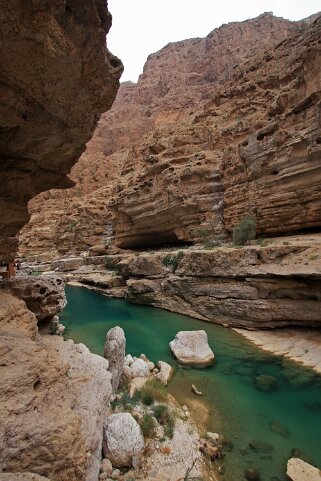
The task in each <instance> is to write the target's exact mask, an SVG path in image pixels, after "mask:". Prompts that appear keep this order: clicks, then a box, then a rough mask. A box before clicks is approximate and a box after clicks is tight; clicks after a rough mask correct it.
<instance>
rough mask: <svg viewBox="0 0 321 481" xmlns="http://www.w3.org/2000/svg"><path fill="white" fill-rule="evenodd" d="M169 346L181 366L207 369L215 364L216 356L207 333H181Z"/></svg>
mask: <svg viewBox="0 0 321 481" xmlns="http://www.w3.org/2000/svg"><path fill="white" fill-rule="evenodd" d="M169 346H170V348H171V350H172V353H173V354H174V356H175V357H176V358H177V359H178V361H179V362H180V363H181V364H187V365H189V366H197V367H205V366H210V365H211V364H213V363H214V360H215V356H214V353H213V351H212V350H211V348H210V347H209V345H208V339H207V334H206V332H205V331H202V330H201V331H180V332H178V333H177V334H176V336H175V339H174V340H173V341H171V342H170V343H169Z"/></svg>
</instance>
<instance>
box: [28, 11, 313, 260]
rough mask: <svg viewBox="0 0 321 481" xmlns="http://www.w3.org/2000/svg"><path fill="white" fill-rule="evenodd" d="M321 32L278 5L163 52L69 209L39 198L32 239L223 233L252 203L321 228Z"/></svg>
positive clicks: (82, 175) (103, 240)
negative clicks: (276, 11) (277, 10)
mask: <svg viewBox="0 0 321 481" xmlns="http://www.w3.org/2000/svg"><path fill="white" fill-rule="evenodd" d="M320 31H321V20H320V18H319V19H317V18H316V19H313V18H311V19H309V21H308V22H305V23H298V24H297V23H295V22H289V21H287V20H284V19H280V18H276V17H273V15H271V14H269V13H267V14H263V15H261V16H259V17H258V18H256V19H252V20H248V21H246V22H241V23H233V24H229V25H223V26H222V27H220V28H219V29H216V30H214V31H213V32H211V33H210V34H209V35H208V36H207V37H206V38H204V39H192V40H186V41H182V42H178V43H171V44H169V45H167V46H166V47H164V48H163V49H162V50H160V51H159V52H157V53H155V54H153V55H151V56H150V57H149V58H148V61H147V63H146V65H145V67H144V72H143V74H142V75H141V77H140V79H139V81H138V83H137V84H132V83H130V82H126V83H124V84H123V85H122V86H121V89H120V92H119V95H118V98H117V100H116V102H115V104H114V106H113V109H112V110H111V111H110V112H109V113H107V114H105V115H104V116H103V117H102V119H101V122H100V124H99V128H98V130H97V134H96V136H95V138H94V139H93V141H92V142H91V143H90V145H89V147H88V156H87V157H83V158H82V161H81V162H82V163H81V164H79V165H81V169H82V170H80V169H78V170H77V171H76V170H75V171H74V173H73V174H72V178H73V180H74V181H75V182H76V185H77V187H76V188H75V189H71V190H70V191H69V194H68V195H69V196H70V198H71V201H72V207H71V208H70V211H68V212H64V208H65V197H61V196H60V197H59V195H58V194H57V193H55V192H52V193H51V194H50V196H47V199H43V198H42V199H40V200H39V201H38V202H37V201H35V202H34V203H33V206H32V211H33V212H34V215H33V219H32V226H31V227H30V229H29V230H28V229H26V230H25V234H24V235H23V239H22V252H28V251H29V252H30V251H34V250H33V242H32V234H33V232H37V233H38V235H39V239H42V241H41V240H39V242H38V243H37V244H36V247H37V249H39V251H42V249H44V250H48V249H58V250H59V251H60V252H66V251H68V250H70V252H80V251H81V250H83V249H86V248H88V247H89V246H90V245H96V244H101V245H105V246H106V249H108V246H109V245H110V244H115V243H116V244H117V245H118V246H120V247H134V248H135V247H144V246H153V245H157V244H160V245H164V244H173V243H175V242H178V241H183V242H190V241H194V240H200V239H203V240H204V239H205V240H211V239H212V238H213V236H215V235H217V234H225V233H226V231H228V232H230V231H231V229H232V228H233V226H234V225H235V224H236V223H237V222H239V220H240V218H241V217H242V215H243V214H245V213H247V212H252V213H253V214H254V215H255V216H256V219H257V230H258V231H259V232H261V233H263V234H269V235H270V234H272V233H276V232H283V233H285V234H288V233H290V232H293V231H298V230H302V229H306V228H312V227H313V228H315V227H318V228H319V227H320V226H321V213H320V204H321V202H320V195H319V194H320V192H319V189H318V185H319V181H320V178H319V177H320V162H319V158H320V125H319V120H318V118H319V117H318V115H319V113H318V112H319V102H320V83H321V79H320V62H321V60H320V59H321V54H320V49H321V47H320V44H319V38H320ZM164 65H166V70H165V69H164ZM93 162H94V163H96V165H97V166H98V167H97V168H98V169H99V172H100V173H101V174H102V175H100V177H99V178H98V176H97V177H96V176H95V175H94V173H93V171H94V167H93ZM109 164H111V165H112V166H113V170H112V173H111V175H109V173H108V169H107V167H106V166H107V165H109ZM104 166H105V167H104ZM104 171H105V172H106V175H108V177H107V178H106V179H105V180H101V179H103V175H104V174H103V172H104ZM89 172H90V173H91V175H90V176H89V175H88V173H89ZM88 178H90V179H91V178H93V181H91V180H89V181H88ZM64 195H65V194H62V196H64ZM267 198H268V199H269V203H268V204H267V203H266V199H267ZM44 200H45V202H44ZM76 201H77V202H79V208H78V209H76V212H75V210H73V212H72V210H71V209H74V207H75V204H76ZM41 203H43V210H44V211H45V213H44V214H42V213H41V206H40V204H41ZM106 204H109V206H108V207H106ZM92 213H94V214H95V215H94V216H93V215H92ZM42 215H45V217H46V219H48V222H46V226H45V228H44V227H43V225H42V222H41V221H42ZM42 229H44V230H42Z"/></svg>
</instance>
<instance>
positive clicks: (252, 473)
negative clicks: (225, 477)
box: [244, 468, 261, 481]
mask: <svg viewBox="0 0 321 481" xmlns="http://www.w3.org/2000/svg"><path fill="white" fill-rule="evenodd" d="M244 476H245V478H246V479H247V481H261V475H260V472H259V471H258V469H256V468H248V469H246V470H245V471H244Z"/></svg>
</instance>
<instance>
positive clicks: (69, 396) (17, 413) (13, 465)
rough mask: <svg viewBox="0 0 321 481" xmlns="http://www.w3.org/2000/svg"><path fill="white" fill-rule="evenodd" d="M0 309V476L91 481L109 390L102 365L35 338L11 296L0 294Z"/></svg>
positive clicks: (32, 322) (31, 322) (31, 318)
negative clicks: (29, 474)
mask: <svg viewBox="0 0 321 481" xmlns="http://www.w3.org/2000/svg"><path fill="white" fill-rule="evenodd" d="M0 306H1V307H0V324H1V325H0V327H1V329H0V358H1V359H0V362H1V366H2V367H1V392H0V438H1V440H2V441H1V444H0V460H1V462H0V468H1V470H5V471H7V472H11V471H16V472H19V471H26V472H27V471H31V472H33V473H35V474H39V475H43V476H46V477H49V478H50V480H51V481H85V480H86V481H96V480H97V476H98V473H99V465H100V458H101V446H102V431H103V423H104V421H105V418H106V416H107V408H108V402H109V399H110V396H111V392H112V390H111V375H110V373H109V372H108V370H107V369H108V363H107V361H106V360H105V359H103V358H101V357H100V356H96V355H94V354H91V353H90V352H89V350H88V349H87V348H86V347H85V346H83V345H75V344H73V342H72V341H67V342H63V340H62V339H61V338H58V337H56V336H39V335H38V334H37V319H36V317H35V315H34V314H33V313H32V312H30V311H29V310H28V309H27V308H26V305H25V303H24V302H23V301H21V300H19V299H17V298H14V297H13V296H12V295H10V294H8V293H4V292H2V291H0ZM27 479H28V478H27Z"/></svg>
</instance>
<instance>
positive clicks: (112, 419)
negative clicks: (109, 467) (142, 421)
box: [103, 413, 145, 468]
mask: <svg viewBox="0 0 321 481" xmlns="http://www.w3.org/2000/svg"><path fill="white" fill-rule="evenodd" d="M144 448H145V445H144V437H143V433H142V431H141V429H140V427H139V425H138V423H137V422H136V420H135V419H134V418H133V416H132V415H131V414H129V413H118V414H112V415H111V416H109V417H108V419H107V422H106V425H105V427H104V438H103V452H104V456H105V457H106V458H108V459H109V460H110V461H111V462H112V464H113V466H117V467H119V468H121V467H125V466H127V467H130V466H131V465H132V460H133V456H140V455H141V454H142V453H143V451H144Z"/></svg>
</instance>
